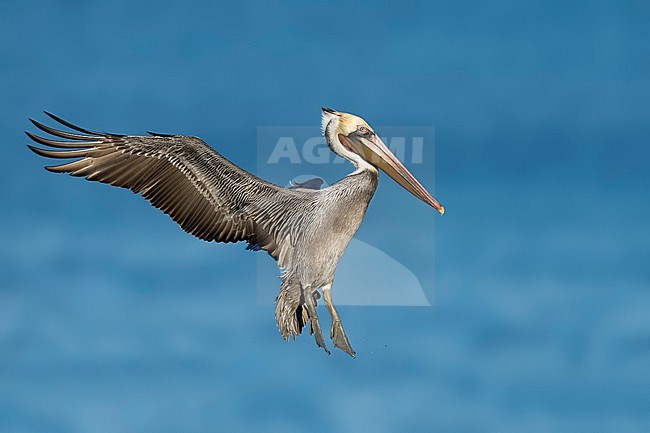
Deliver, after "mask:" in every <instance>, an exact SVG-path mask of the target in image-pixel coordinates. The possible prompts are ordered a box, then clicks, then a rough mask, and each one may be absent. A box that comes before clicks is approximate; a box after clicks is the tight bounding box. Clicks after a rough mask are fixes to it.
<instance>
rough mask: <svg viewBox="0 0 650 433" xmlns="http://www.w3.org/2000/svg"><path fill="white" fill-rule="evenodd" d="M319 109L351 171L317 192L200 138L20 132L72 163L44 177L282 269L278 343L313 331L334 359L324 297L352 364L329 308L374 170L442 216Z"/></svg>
mask: <svg viewBox="0 0 650 433" xmlns="http://www.w3.org/2000/svg"><path fill="white" fill-rule="evenodd" d="M322 111H323V114H322V130H323V135H324V137H325V141H326V143H327V145H328V146H329V148H330V149H331V150H332V152H334V153H335V154H337V155H339V156H341V157H343V158H345V159H347V160H348V161H350V162H351V163H352V165H354V171H353V172H352V173H350V174H349V175H347V176H346V177H344V178H343V179H341V180H339V181H338V182H336V183H335V184H333V185H330V186H328V187H326V188H323V189H314V188H308V187H305V186H304V185H302V184H299V185H292V186H291V187H289V188H284V187H281V186H278V185H274V184H272V183H269V182H266V181H264V180H262V179H260V178H258V177H256V176H254V175H252V174H251V173H248V172H247V171H245V170H243V169H241V168H239V167H238V166H236V165H235V164H233V163H232V162H230V161H228V160H227V159H226V158H224V157H223V156H221V155H220V154H219V153H217V152H216V151H215V150H214V149H212V148H211V147H210V146H208V145H207V144H206V143H205V142H204V141H203V140H201V139H199V138H197V137H191V136H184V135H168V134H156V133H151V132H149V135H150V136H136V135H119V134H110V133H106V132H96V131H90V130H87V129H84V128H80V127H78V126H75V125H73V124H71V123H69V122H67V121H65V120H63V119H61V118H59V117H57V116H54V115H53V114H50V113H47V112H46V114H47V115H48V116H49V117H50V118H52V119H53V120H54V121H56V122H58V123H59V124H61V125H63V126H65V127H67V128H68V129H69V130H70V131H69V130H65V131H64V130H59V129H54V128H51V127H49V126H46V125H43V124H41V123H39V122H37V121H35V120H32V119H30V121H31V122H32V123H33V124H34V126H36V127H37V128H38V129H40V130H41V131H44V132H45V133H47V134H50V135H51V136H53V137H56V139H52V138H45V137H41V136H38V135H35V134H32V133H30V132H26V134H27V135H28V136H29V138H31V139H32V140H33V141H35V142H36V143H39V144H41V145H42V146H46V147H47V148H42V147H36V146H31V145H30V146H29V148H30V149H31V150H32V151H34V152H35V153H37V154H38V155H41V156H44V157H48V158H56V159H61V158H62V159H73V161H70V162H65V163H63V164H60V165H52V166H47V167H45V168H46V169H47V170H48V171H51V172H54V173H69V174H70V175H72V176H78V177H85V178H86V179H87V180H92V181H98V182H102V183H107V184H110V185H114V186H119V187H121V188H127V189H129V190H131V191H133V192H134V193H136V194H141V195H142V196H143V197H144V198H145V199H146V200H148V201H149V203H151V204H152V205H153V206H155V207H157V208H158V209H160V210H161V211H163V212H164V213H166V214H167V215H169V216H170V217H171V218H172V219H173V220H174V221H175V222H176V223H177V224H178V225H179V226H180V227H181V228H182V229H183V230H185V231H186V232H188V233H190V234H192V235H194V236H196V237H198V238H199V239H203V240H205V241H215V242H239V241H245V242H247V243H248V246H247V248H249V249H253V250H258V249H262V250H265V251H266V252H268V254H269V255H270V256H271V257H273V258H274V259H275V260H276V261H277V264H278V266H279V267H280V269H281V271H282V274H281V285H280V292H279V294H278V295H277V297H276V299H275V320H276V321H277V325H278V328H279V330H280V334H281V335H282V337H283V338H284V339H285V340H288V339H289V337H290V336H293V337H294V338H295V337H296V336H297V335H298V334H300V333H301V332H302V329H303V328H304V327H305V326H306V325H307V323H309V332H310V333H311V334H312V335H313V336H314V339H315V340H316V343H317V344H318V346H319V347H322V348H323V349H324V350H325V351H326V352H327V353H328V354H329V353H330V351H329V349H328V348H327V345H326V344H325V339H324V338H323V335H322V331H321V327H320V324H319V322H318V314H317V312H316V303H317V301H318V300H319V299H320V293H319V292H318V290H319V289H320V290H321V291H322V298H323V300H324V302H325V306H326V307H327V310H328V312H329V314H330V316H331V319H332V322H331V328H330V338H331V339H332V341H333V344H334V347H337V348H339V349H341V350H343V351H345V352H346V353H348V354H349V355H350V356H352V357H354V356H355V352H354V350H353V349H352V346H350V342H349V341H348V337H347V336H346V334H345V332H344V330H343V326H342V324H341V319H340V317H339V314H338V313H337V311H336V308H335V307H334V303H333V301H332V292H331V288H332V282H333V281H334V273H335V271H336V266H337V264H338V262H339V259H340V258H341V255H342V254H343V252H344V251H345V249H346V247H347V246H348V243H349V242H350V240H351V239H352V236H353V235H354V233H355V232H356V231H357V229H358V228H359V224H361V220H363V217H364V215H365V213H366V209H367V207H368V203H370V199H371V198H372V196H373V194H374V193H375V189H376V188H377V178H378V172H377V169H378V168H379V169H381V170H382V171H384V172H385V173H386V174H388V176H390V177H391V178H392V179H393V180H394V181H395V182H397V183H398V184H400V185H401V186H402V187H404V188H405V189H406V190H407V191H409V192H410V193H412V194H413V195H414V196H416V197H417V198H419V199H420V200H422V201H424V202H425V203H427V204H428V205H430V206H432V207H433V208H435V209H436V210H437V211H438V212H440V214H441V215H442V214H443V213H444V208H443V207H442V206H441V205H440V203H438V202H437V201H436V200H435V199H434V198H433V197H432V196H431V195H430V194H429V193H428V192H427V191H426V189H424V187H423V186H422V185H421V184H420V183H419V182H418V181H417V180H416V179H415V178H414V177H413V175H411V173H409V171H408V170H407V169H406V167H404V165H403V164H402V163H401V162H400V161H399V160H398V159H397V158H396V157H395V156H394V155H393V154H392V153H391V151H390V150H389V149H388V148H387V147H386V145H385V144H384V143H383V142H382V141H381V139H380V138H379V136H378V135H377V134H376V133H375V131H374V130H373V129H372V128H371V127H370V126H369V125H368V123H367V122H366V121H365V120H363V119H362V118H361V117H358V116H355V115H352V114H348V113H342V112H338V111H334V110H332V109H329V108H323V110H322ZM71 131H74V132H71ZM61 139H63V140H61ZM318 184H319V185H320V183H318Z"/></svg>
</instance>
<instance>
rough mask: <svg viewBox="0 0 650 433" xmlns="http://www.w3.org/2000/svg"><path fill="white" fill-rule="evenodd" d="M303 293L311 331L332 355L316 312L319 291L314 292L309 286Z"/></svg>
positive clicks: (315, 338)
mask: <svg viewBox="0 0 650 433" xmlns="http://www.w3.org/2000/svg"><path fill="white" fill-rule="evenodd" d="M303 294H304V297H305V307H306V308H307V312H308V313H309V321H310V323H311V324H310V331H311V333H312V334H313V335H314V340H316V344H318V347H322V348H323V349H324V350H325V352H327V354H328V355H331V352H330V350H329V349H328V348H327V345H326V344H325V339H323V333H322V332H321V329H320V323H319V322H318V314H317V313H316V295H317V294H318V292H312V289H311V287H307V288H306V289H305V290H304V292H303Z"/></svg>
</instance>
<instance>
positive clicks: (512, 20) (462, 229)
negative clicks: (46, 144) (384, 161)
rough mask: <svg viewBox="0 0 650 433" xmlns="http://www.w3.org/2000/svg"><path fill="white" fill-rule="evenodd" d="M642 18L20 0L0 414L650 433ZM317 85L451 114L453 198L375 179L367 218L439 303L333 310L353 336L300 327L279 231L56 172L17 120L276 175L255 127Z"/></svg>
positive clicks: (604, 8)
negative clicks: (176, 146)
mask: <svg viewBox="0 0 650 433" xmlns="http://www.w3.org/2000/svg"><path fill="white" fill-rule="evenodd" d="M648 22H650V11H649V8H648V3H647V2H642V1H590V2H587V1H575V2H566V1H551V2H535V1H531V2H504V1H494V2H478V1H469V2H448V3H440V2H365V1H364V2H338V1H311V0H304V1H282V2H280V1H268V2H256V3H251V2H224V3H217V2H201V1H190V2H167V1H158V2H152V1H148V2H131V1H110V2H81V1H59V2H48V1H31V2H27V1H15V0H5V1H3V2H2V3H0V137H2V144H1V145H0V203H2V208H1V209H0V239H1V244H2V248H1V249H0V431H2V432H11V433H13V432H48V433H58V432H84V433H104V432H106V433H120V432H139V433H142V432H156V433H163V432H179V431H182V432H212V431H269V432H273V431H282V432H293V431H350V432H365V431H368V432H375V433H376V432H389V431H391V432H396V431H441V432H443V431H444V432H471V433H477V432H498V433H503V432H517V433H521V432H544V433H548V432H558V433H559V432H616V433H624V432H647V431H649V429H650V410H649V409H650V266H649V261H650V223H649V221H650V200H649V195H648V185H650V170H649V169H648V161H649V159H650V147H649V138H650V110H649V109H648V101H650V79H649V77H650V75H649V74H650V51H649V48H648V47H649V46H650V43H649V42H650V40H649V38H648V30H647V27H648ZM323 105H325V106H331V107H334V108H336V109H339V110H344V111H351V112H355V113H358V114H361V115H363V116H364V117H365V118H366V119H367V120H368V121H369V122H370V124H371V125H382V124H383V125H398V126H408V125H424V126H433V127H435V131H436V140H435V141H436V146H435V156H436V158H435V191H436V196H437V197H438V198H439V199H440V201H441V202H442V203H443V204H444V205H445V206H446V208H447V214H446V215H445V216H444V217H442V218H440V217H439V216H437V215H435V212H433V211H432V210H431V209H429V208H427V207H426V206H425V205H423V204H422V203H420V202H418V201H417V200H415V199H413V198H412V197H410V196H409V195H408V194H406V193H404V192H403V191H402V190H401V189H399V188H398V187H397V186H395V185H394V184H392V182H391V181H390V180H389V179H387V178H382V181H381V184H380V187H379V190H378V192H377V195H376V197H375V199H374V200H373V202H372V204H371V207H370V210H369V212H368V214H367V216H366V221H365V222H364V224H363V225H362V227H361V229H360V231H359V234H358V238H359V239H361V240H363V241H364V242H366V243H368V244H370V245H372V246H374V247H376V248H378V249H380V250H382V251H385V252H389V253H390V254H391V256H392V257H395V258H398V259H399V261H400V262H401V263H403V264H405V265H407V266H408V267H409V269H411V270H412V272H413V273H414V274H415V275H416V276H417V277H418V279H419V281H420V283H421V284H422V286H423V288H424V290H425V292H426V293H427V296H428V297H429V298H430V300H431V301H432V304H433V306H432V307H417V308H416V307H341V308H340V312H341V314H342V316H343V319H344V324H345V326H346V329H347V331H348V333H349V335H350V337H351V340H352V343H353V346H354V347H355V349H356V350H357V352H358V354H359V355H358V357H357V359H354V360H353V359H351V358H348V357H347V356H346V355H344V354H342V353H340V352H337V353H335V354H333V355H332V356H329V357H328V356H326V355H325V354H324V353H323V352H322V351H320V350H317V349H316V347H315V344H314V342H313V340H312V339H311V338H310V337H309V336H304V335H303V336H301V337H300V338H299V339H298V340H296V341H292V342H289V343H285V342H283V341H282V340H281V338H280V336H279V334H278V332H277V330H276V327H275V323H274V320H273V307H272V305H271V304H270V303H269V304H268V305H260V304H259V303H258V302H257V299H256V296H257V294H256V284H257V281H256V278H255V275H256V272H255V267H256V266H257V260H258V256H259V254H260V253H257V254H256V253H251V252H249V251H245V250H244V248H243V246H241V245H216V244H208V243H204V242H200V241H197V240H195V239H193V238H192V237H190V236H188V235H186V234H185V233H183V232H182V231H181V230H179V229H178V228H177V227H176V226H175V224H174V223H173V222H171V221H170V220H169V219H168V218H166V217H165V216H164V215H162V214H160V213H159V212H158V211H157V210H155V209H153V208H150V207H149V205H148V204H147V203H146V202H145V201H144V200H142V199H141V198H138V197H135V196H133V195H132V194H130V193H128V192H127V191H124V190H118V189H114V188H109V187H107V186H104V185H98V184H89V183H87V182H83V181H81V180H79V179H71V178H69V177H66V176H54V175H52V174H49V173H47V172H45V171H44V170H43V169H42V168H41V167H42V165H43V163H44V162H43V161H42V160H40V159H39V158H38V157H36V156H35V155H33V154H31V153H30V152H28V151H27V149H26V147H25V144H27V142H28V140H27V138H26V137H25V136H24V135H23V132H22V131H23V130H25V129H31V130H33V127H31V126H30V124H29V123H28V121H27V118H28V117H35V118H37V119H39V120H41V121H43V120H45V119H46V117H45V116H44V115H43V114H42V113H41V111H42V110H49V111H52V112H54V113H56V114H59V115H61V116H63V117H64V118H68V119H70V120H73V121H75V122H77V123H79V124H81V125H84V126H87V127H89V128H96V129H101V130H108V131H114V132H120V133H143V132H144V131H145V130H153V131H161V132H178V133H186V134H192V135H197V136H200V137H202V138H203V139H205V140H206V141H207V142H208V143H210V144H211V145H213V146H214V147H216V148H218V149H219V150H220V151H221V152H222V153H223V154H224V155H226V156H228V157H229V158H230V159H232V160H233V161H235V162H237V163H238V164H239V165H241V166H242V167H244V168H246V169H248V170H250V171H256V170H257V167H258V163H259V161H257V158H256V149H255V144H256V128H257V127H258V126H263V125H267V126H274V125H280V126H285V125H307V126H308V125H314V126H316V125H318V124H319V122H320V119H319V116H320V107H321V106H323ZM427 161H429V162H428V163H427V164H428V165H427V164H423V165H420V166H415V167H413V170H414V172H415V173H416V175H418V177H421V178H422V179H423V182H424V183H427V184H430V183H431V182H432V181H433V177H434V172H433V168H434V167H433V164H431V163H430V161H432V160H431V159H427V160H425V162H427ZM322 170H323V172H322V173H314V174H316V175H319V174H320V175H321V176H323V177H328V178H330V177H332V176H334V177H336V176H337V175H338V176H342V175H344V174H345V172H346V170H349V167H346V166H326V167H323V168H322ZM329 170H331V171H329ZM273 180H274V181H276V182H278V183H280V182H286V179H273ZM269 260H270V259H269ZM434 271H435V272H434ZM366 272H368V271H366ZM277 283H278V282H277V281H276V280H273V281H269V284H270V285H276V284H277ZM399 289H400V287H399V285H396V286H395V290H399ZM271 292H272V291H271ZM325 315H326V314H325V312H323V316H325Z"/></svg>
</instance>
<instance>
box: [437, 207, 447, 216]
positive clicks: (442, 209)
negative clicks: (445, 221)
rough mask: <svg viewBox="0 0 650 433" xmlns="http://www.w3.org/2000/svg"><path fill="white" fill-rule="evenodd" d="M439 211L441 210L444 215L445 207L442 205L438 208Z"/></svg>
mask: <svg viewBox="0 0 650 433" xmlns="http://www.w3.org/2000/svg"><path fill="white" fill-rule="evenodd" d="M438 212H440V215H441V216H442V215H444V214H445V208H444V207H442V206H440V209H438Z"/></svg>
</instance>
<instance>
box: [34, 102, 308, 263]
mask: <svg viewBox="0 0 650 433" xmlns="http://www.w3.org/2000/svg"><path fill="white" fill-rule="evenodd" d="M46 114H47V115H48V116H49V117H50V118H52V119H53V120H55V121H56V122H58V123H59V124H61V125H63V126H65V127H67V128H69V129H71V130H73V131H76V132H74V133H73V132H68V131H62V130H59V129H55V128H52V127H50V126H46V125H44V124H42V123H39V122H37V121H35V120H32V119H30V121H31V122H32V123H33V124H34V126H36V127H37V128H38V129H40V130H41V131H43V132H45V133H47V134H49V135H51V136H52V137H54V138H55V139H51V138H45V137H40V136H38V135H35V134H32V133H30V132H26V134H27V136H28V137H29V138H30V139H31V140H33V141H34V142H36V143H38V144H40V145H42V146H46V148H41V147H36V146H32V145H28V147H29V149H31V150H32V151H33V152H34V153H36V154H38V155H40V156H43V157H46V158H53V159H73V161H69V162H65V163H62V164H59V165H53V166H46V167H45V168H46V169H47V170H49V171H51V172H55V173H68V174H70V175H72V176H78V177H85V178H86V179H87V180H91V181H97V182H101V183H106V184H110V185H114V186H117V187H121V188H126V189H129V190H131V191H133V192H134V193H136V194H141V195H142V196H143V197H144V198H145V199H146V200H148V201H149V202H150V203H151V204H152V205H153V206H155V207H157V208H158V209H160V210H162V211H163V212H164V213H166V214H167V215H169V216H170V217H171V218H172V220H174V221H175V222H176V223H177V224H178V225H180V227H181V228H182V229H183V230H185V231H186V232H188V233H191V234H193V235H194V236H196V237H198V238H200V239H203V240H207V241H216V242H238V241H248V242H249V244H252V245H258V246H259V248H261V249H265V250H266V251H268V253H269V254H270V255H271V256H272V257H274V258H275V259H276V260H278V261H279V262H280V265H281V266H283V262H284V261H285V257H286V255H287V252H288V250H289V249H290V248H291V245H290V243H289V239H290V236H289V235H288V231H289V227H290V226H291V224H290V223H288V222H287V218H286V217H285V216H286V215H288V213H290V211H291V210H292V209H294V210H296V209H300V208H301V205H302V204H304V202H305V201H308V200H309V199H310V197H311V196H312V194H306V193H305V192H301V191H298V190H290V189H286V188H282V187H279V186H277V185H273V184H271V183H269V182H266V181H264V180H262V179H259V178H257V177H256V176H254V175H252V174H250V173H248V172H247V171H245V170H243V169H241V168H239V167H237V166H236V165H235V164H233V163H231V162H230V161H228V160H227V159H226V158H224V157H223V156H221V155H220V154H219V153H218V152H216V151H215V150H214V149H212V148H211V147H210V146H208V145H207V144H206V143H205V142H203V141H202V140H201V139H199V138H196V137H190V136H182V135H168V134H157V133H150V134H151V136H149V137H147V136H131V135H118V134H111V133H106V132H96V131H91V130H88V129H85V128H81V127H79V126H76V125H73V124H72V123H70V122H67V121H65V120H63V119H61V118H60V117H57V116H55V115H53V114H51V113H47V112H46ZM61 139H62V140H61Z"/></svg>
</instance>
